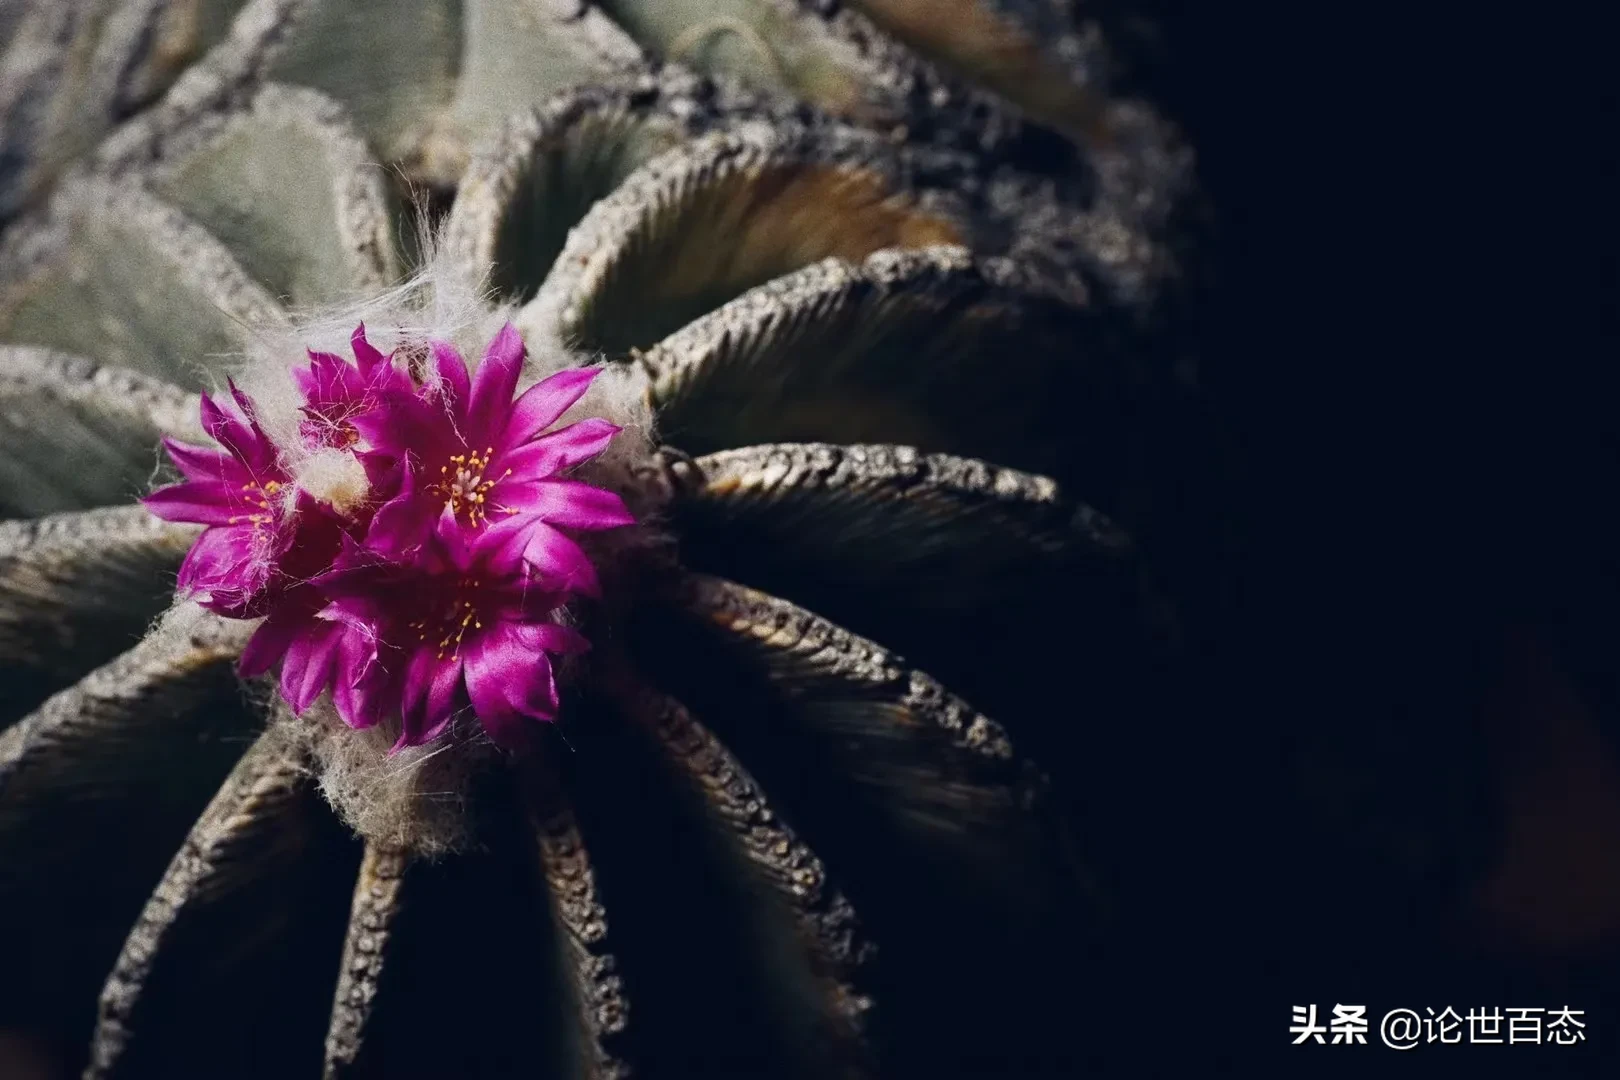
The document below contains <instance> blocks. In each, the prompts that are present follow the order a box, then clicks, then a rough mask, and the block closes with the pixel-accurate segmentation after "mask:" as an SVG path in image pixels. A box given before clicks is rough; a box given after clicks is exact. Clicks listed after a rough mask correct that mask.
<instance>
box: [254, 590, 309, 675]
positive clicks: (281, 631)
mask: <svg viewBox="0 0 1620 1080" xmlns="http://www.w3.org/2000/svg"><path fill="white" fill-rule="evenodd" d="M308 621H309V615H308V612H307V611H304V610H296V609H295V610H289V609H287V608H282V609H281V610H279V611H273V612H271V613H270V617H269V618H267V619H265V620H264V622H262V623H260V624H259V628H258V629H257V630H255V631H253V636H252V637H250V638H248V641H247V645H246V646H245V647H244V648H243V649H242V657H241V659H240V660H239V661H238V662H237V668H238V670H240V671H241V673H242V677H243V678H244V679H252V678H255V677H256V676H259V675H263V674H264V673H265V672H267V671H269V670H270V669H271V668H273V667H275V665H276V661H278V660H280V659H281V658H282V656H283V655H285V653H286V652H287V649H288V647H290V646H291V645H292V643H293V639H294V638H296V637H297V636H298V634H299V633H300V632H301V631H302V630H304V629H306V628H307V624H308Z"/></svg>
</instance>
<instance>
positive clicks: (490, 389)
mask: <svg viewBox="0 0 1620 1080" xmlns="http://www.w3.org/2000/svg"><path fill="white" fill-rule="evenodd" d="M523 352H524V350H523V338H522V337H521V336H519V334H518V332H517V328H516V327H514V326H513V325H512V324H511V323H507V324H506V325H505V326H503V327H501V332H500V333H499V334H496V335H495V340H494V341H492V342H490V343H489V348H488V349H486V350H485V352H484V359H483V360H482V361H481V362H480V363H479V365H478V370H477V371H476V372H474V373H473V382H472V403H471V404H470V405H469V406H468V407H467V431H468V436H467V437H468V438H469V439H471V440H472V441H473V442H478V441H479V439H480V438H482V439H484V440H485V441H493V440H494V438H495V437H497V436H499V435H500V434H501V428H502V426H503V425H502V423H501V421H502V420H504V419H505V417H506V415H507V413H509V412H510V411H511V408H512V392H513V391H514V390H516V389H517V381H518V375H519V373H521V372H522V370H523ZM475 433H477V437H475Z"/></svg>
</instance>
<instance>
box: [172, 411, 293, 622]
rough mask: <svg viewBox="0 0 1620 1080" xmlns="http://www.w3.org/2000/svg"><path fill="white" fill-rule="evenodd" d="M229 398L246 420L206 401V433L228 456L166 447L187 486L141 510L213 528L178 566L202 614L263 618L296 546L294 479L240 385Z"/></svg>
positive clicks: (192, 448)
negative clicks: (280, 565)
mask: <svg viewBox="0 0 1620 1080" xmlns="http://www.w3.org/2000/svg"><path fill="white" fill-rule="evenodd" d="M231 395H232V397H233V398H235V400H236V405H237V407H238V409H240V410H241V414H242V415H241V416H240V417H237V416H233V415H231V414H230V413H229V412H227V411H226V410H225V409H224V408H222V407H221V406H220V405H219V404H217V403H216V402H215V401H214V400H213V399H212V398H210V397H209V396H208V395H207V394H204V395H203V397H202V426H203V430H204V431H206V432H208V434H209V435H210V436H212V437H213V439H214V441H215V442H218V443H219V444H220V445H221V446H223V447H225V449H224V450H211V449H208V448H206V447H199V446H190V445H188V444H186V443H182V442H177V441H176V440H174V439H164V440H163V448H164V449H165V450H167V451H168V454H169V457H170V459H171V460H173V462H174V464H175V467H176V468H178V469H179V470H180V475H181V476H183V477H185V482H184V483H180V484H175V485H174V486H172V487H166V488H162V489H160V490H158V491H154V492H153V493H152V494H150V495H148V496H147V497H146V498H145V499H143V500H142V502H144V503H145V504H146V507H147V509H149V510H151V511H152V513H154V514H156V515H157V516H158V517H160V518H163V519H164V520H166V521H187V522H193V523H196V524H201V525H207V526H208V528H206V529H204V530H203V533H202V536H200V537H199V538H198V539H197V542H196V544H194V545H193V546H192V548H191V551H190V552H189V553H187V555H186V558H185V561H184V562H182V563H181V564H180V577H179V584H178V587H179V589H180V591H182V592H187V593H196V594H199V595H202V596H203V597H204V599H203V600H202V601H201V603H202V604H203V606H204V607H207V608H209V609H211V610H213V611H216V612H218V613H219V614H221V615H227V616H232V617H236V618H252V617H253V616H255V615H261V614H263V610H262V607H263V603H262V602H263V600H264V598H265V591H266V590H267V589H268V588H269V587H270V585H271V579H272V577H273V570H274V567H275V564H276V563H277V561H278V560H280V559H281V558H282V557H283V556H284V555H285V554H286V552H287V551H288V550H289V548H290V547H291V546H292V543H293V532H294V530H295V525H294V517H293V515H292V514H291V513H290V512H289V507H288V505H287V495H288V494H289V492H287V491H286V488H287V485H288V482H289V477H288V475H287V473H286V472H285V471H284V470H283V469H282V467H281V464H280V461H279V455H278V453H277V451H276V447H275V444H273V443H272V442H271V441H270V439H269V437H268V436H266V435H265V433H264V429H263V428H261V427H260V426H259V420H258V417H257V416H256V415H255V413H254V410H253V403H252V402H251V401H250V400H248V397H247V395H245V394H243V393H242V392H241V391H240V390H238V389H237V388H236V387H235V385H234V384H233V385H232V386H231Z"/></svg>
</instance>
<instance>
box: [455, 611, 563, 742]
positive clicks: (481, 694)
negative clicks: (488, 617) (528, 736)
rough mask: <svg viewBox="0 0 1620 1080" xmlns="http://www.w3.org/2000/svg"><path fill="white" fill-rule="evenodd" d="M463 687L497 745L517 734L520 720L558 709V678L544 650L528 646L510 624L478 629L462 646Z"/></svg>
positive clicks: (548, 716)
mask: <svg viewBox="0 0 1620 1080" xmlns="http://www.w3.org/2000/svg"><path fill="white" fill-rule="evenodd" d="M466 679H467V693H468V696H469V697H470V698H471V699H472V705H473V710H474V711H475V712H476V713H477V714H478V720H479V722H480V723H481V724H482V725H483V727H484V730H485V731H486V732H488V733H489V736H490V738H491V739H493V740H494V741H495V742H496V744H497V745H500V746H506V747H511V746H514V745H516V744H517V743H518V742H519V740H520V738H521V736H522V725H521V720H522V719H523V718H524V717H532V718H534V719H537V720H550V719H553V718H554V717H556V715H557V707H558V702H557V684H556V681H555V679H554V678H553V675H552V671H551V662H550V661H549V660H548V659H547V658H546V655H545V653H543V652H539V653H537V652H533V651H531V650H530V649H528V648H527V647H526V646H525V645H524V643H523V641H522V640H521V638H520V637H519V636H518V635H517V634H516V633H514V632H513V631H512V630H511V629H509V628H500V629H497V630H494V631H492V632H490V633H488V634H484V635H482V636H481V637H480V638H479V640H478V641H476V642H474V643H472V644H471V645H470V646H469V648H468V650H467V670H466Z"/></svg>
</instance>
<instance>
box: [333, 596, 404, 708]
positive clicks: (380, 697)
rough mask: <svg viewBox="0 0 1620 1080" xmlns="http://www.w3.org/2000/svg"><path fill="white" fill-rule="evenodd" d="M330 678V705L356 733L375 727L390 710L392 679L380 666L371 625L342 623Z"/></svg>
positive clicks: (384, 667)
mask: <svg viewBox="0 0 1620 1080" xmlns="http://www.w3.org/2000/svg"><path fill="white" fill-rule="evenodd" d="M342 634H343V639H342V642H341V644H340V645H339V647H338V655H337V662H336V664H335V666H334V670H333V676H332V703H333V705H334V706H336V708H337V713H338V717H339V718H340V719H341V720H342V721H343V722H344V723H345V724H347V725H349V727H351V728H354V729H356V730H361V729H364V728H369V727H375V726H376V725H377V724H378V723H379V722H381V720H382V718H383V716H384V715H386V714H387V713H388V711H389V703H390V702H389V698H390V693H389V692H390V690H391V689H392V687H391V685H390V684H391V682H392V680H391V679H390V678H389V676H388V670H387V667H386V666H385V665H384V664H383V663H382V661H381V659H380V657H379V655H378V653H379V643H378V641H377V637H376V634H375V632H374V630H373V629H372V628H371V627H370V626H366V625H363V624H359V623H356V622H352V621H349V620H344V626H343V630H342Z"/></svg>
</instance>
